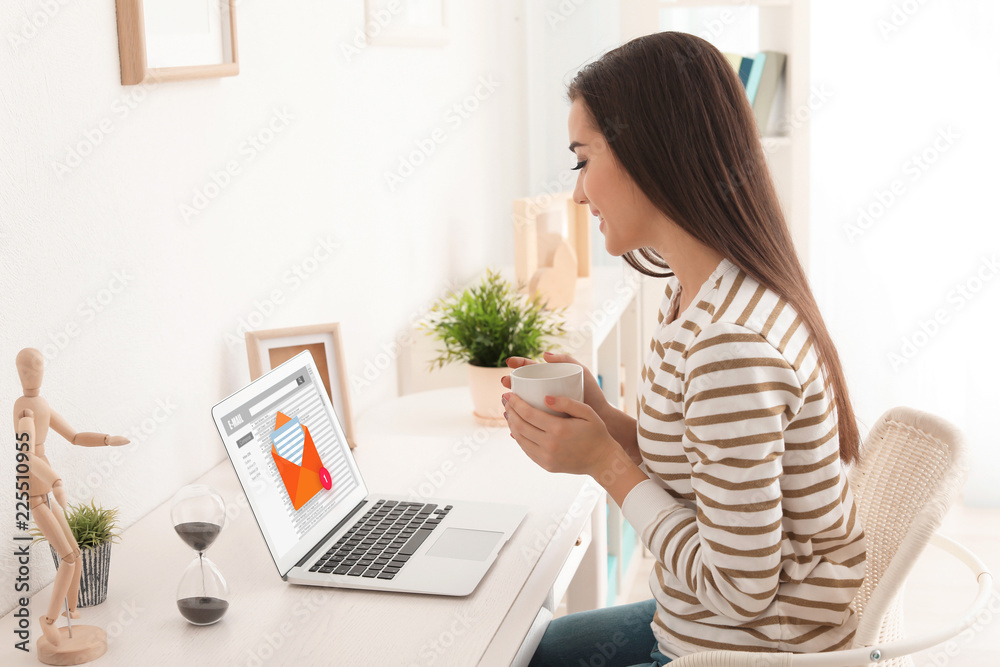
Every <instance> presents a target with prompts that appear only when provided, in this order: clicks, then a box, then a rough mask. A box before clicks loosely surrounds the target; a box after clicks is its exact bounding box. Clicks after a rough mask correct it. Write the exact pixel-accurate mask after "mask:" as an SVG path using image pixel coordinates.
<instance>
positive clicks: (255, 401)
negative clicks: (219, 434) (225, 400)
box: [220, 364, 359, 559]
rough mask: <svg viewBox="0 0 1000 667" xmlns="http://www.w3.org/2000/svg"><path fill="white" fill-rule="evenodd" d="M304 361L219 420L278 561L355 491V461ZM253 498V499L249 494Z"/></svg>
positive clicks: (233, 458) (356, 486) (319, 384)
mask: <svg viewBox="0 0 1000 667" xmlns="http://www.w3.org/2000/svg"><path fill="white" fill-rule="evenodd" d="M324 391H325V389H324V387H323V384H322V382H321V381H320V379H319V378H318V377H316V376H315V372H314V371H313V369H312V367H311V364H303V365H297V366H292V367H290V370H289V372H287V373H285V374H283V375H282V377H281V378H280V379H279V380H278V381H277V382H276V383H274V384H271V385H270V386H267V387H265V388H264V389H263V390H262V391H260V392H259V393H258V394H257V395H254V396H251V397H250V398H249V399H248V400H247V401H245V402H243V403H242V404H240V405H239V406H238V407H236V408H234V409H232V410H231V411H230V412H228V413H226V414H225V415H223V416H222V417H221V420H220V421H221V425H222V428H223V429H225V432H226V436H227V439H228V440H229V441H230V443H232V442H235V444H236V448H235V450H233V449H230V452H231V454H232V455H231V456H230V458H231V459H232V461H233V465H234V466H235V467H237V468H238V471H237V472H238V473H239V477H240V479H241V480H242V481H243V486H244V491H245V492H246V494H247V496H248V497H250V501H251V504H252V505H253V507H254V511H255V512H256V513H257V519H258V523H259V524H260V527H261V530H262V531H264V537H265V539H267V541H268V543H269V545H270V546H271V549H272V553H273V555H274V557H275V559H281V558H282V557H283V556H285V555H286V554H288V552H289V551H290V550H291V549H292V547H294V546H295V545H296V544H297V543H299V541H300V540H301V539H302V538H303V537H304V536H306V535H307V534H308V533H310V531H312V530H313V529H314V528H318V526H319V523H320V522H321V521H323V520H324V519H326V518H328V517H329V516H330V515H331V513H332V511H333V508H334V507H335V506H336V505H337V504H338V503H340V502H341V501H343V500H344V499H346V498H347V497H348V496H349V495H351V493H352V492H353V491H355V490H356V489H357V488H358V485H359V480H358V476H357V473H356V472H355V471H356V470H357V468H356V466H354V465H352V463H353V461H349V460H348V457H350V456H351V454H350V449H349V448H348V446H347V443H346V442H343V440H342V437H343V436H342V434H341V430H340V428H339V425H334V424H333V423H332V421H331V419H330V417H329V415H328V414H327V410H326V407H325V404H324V397H323V396H322V395H321V394H320V392H324ZM251 496H252V497H251Z"/></svg>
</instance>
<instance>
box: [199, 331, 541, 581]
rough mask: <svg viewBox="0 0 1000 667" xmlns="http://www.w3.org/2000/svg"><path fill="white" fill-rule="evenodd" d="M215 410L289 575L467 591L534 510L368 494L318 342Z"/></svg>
mask: <svg viewBox="0 0 1000 667" xmlns="http://www.w3.org/2000/svg"><path fill="white" fill-rule="evenodd" d="M212 417H213V420H214V421H215V425H216V427H217V428H218V429H219V435H220V436H222V441H223V443H224V444H225V446H226V453H227V454H228V455H229V460H230V461H231V462H232V464H233V468H234V469H235V470H236V476H237V477H238V478H239V480H240V484H241V485H242V486H243V491H244V493H245V494H246V497H247V500H248V501H249V503H250V508H251V509H252V510H253V515H254V518H255V519H256V520H257V525H258V526H259V528H260V531H261V533H263V535H264V541H265V542H266V543H267V548H268V549H269V550H270V552H271V557H272V558H273V559H274V564H275V565H276V566H277V568H278V573H279V574H280V575H281V578H282V579H284V580H285V581H287V582H289V583H293V584H304V585H310V586H331V587H335V588H359V589H366V590H378V591H396V592H405V593H425V594H430V595H454V596H464V595H468V594H470V593H471V592H472V591H473V590H475V588H476V586H477V585H478V584H479V582H480V581H481V580H482V578H483V576H485V574H486V572H487V571H488V570H489V569H490V566H491V565H492V564H493V561H495V560H496V558H497V554H499V552H500V549H501V548H502V547H503V546H504V544H506V542H507V540H509V539H510V536H511V535H512V534H513V533H514V531H515V530H516V529H517V527H518V526H519V525H520V523H521V521H522V519H524V516H525V514H526V512H527V508H525V507H521V506H516V505H505V504H494V503H481V502H471V501H465V500H447V499H431V498H414V497H412V496H411V497H407V496H405V495H399V494H397V495H392V494H372V493H369V490H368V487H367V486H366V484H365V481H364V479H363V478H362V476H361V471H360V470H359V469H358V466H357V464H356V463H355V461H354V456H353V455H352V453H351V450H350V447H349V446H348V444H347V438H346V437H345V436H344V431H343V428H342V427H341V422H340V419H339V418H338V416H337V413H336V411H335V410H334V408H333V405H332V404H331V401H330V397H329V395H328V394H327V392H326V389H325V386H324V383H323V379H322V377H321V376H320V374H319V371H318V369H317V367H316V362H315V361H314V360H313V357H312V354H311V353H310V352H309V351H308V350H307V351H304V352H302V353H300V354H298V355H296V356H295V357H293V358H291V359H289V360H288V361H286V362H285V363H283V364H281V365H280V366H278V367H277V368H274V369H273V370H271V371H270V372H268V373H267V374H265V375H263V376H262V377H260V378H258V379H257V380H255V381H253V382H251V383H250V384H249V385H248V386H246V387H244V388H243V389H241V390H239V391H237V392H236V393H235V394H233V395H232V396H229V397H228V398H226V399H224V400H223V401H221V402H220V403H219V404H217V405H216V406H214V407H213V408H212ZM360 446H362V447H363V446H364V445H363V444H362V445H360ZM385 465H392V462H391V461H386V462H385Z"/></svg>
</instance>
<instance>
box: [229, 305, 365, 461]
mask: <svg viewBox="0 0 1000 667" xmlns="http://www.w3.org/2000/svg"><path fill="white" fill-rule="evenodd" d="M244 337H245V339H246V343H247V360H248V362H249V364H250V380H251V381H253V380H256V379H257V378H259V377H260V376H262V375H263V374H264V373H266V372H268V371H269V370H271V369H272V368H275V367H276V366H279V365H281V364H282V363H284V362H286V361H288V360H289V359H291V358H292V357H294V356H295V355H296V354H299V353H300V352H302V351H304V350H309V351H310V352H311V353H312V356H313V359H314V360H315V361H316V367H317V368H318V369H319V374H320V378H321V380H322V382H323V386H324V388H325V389H326V393H327V396H329V397H330V402H331V403H333V407H334V409H335V410H336V411H337V416H338V417H340V424H341V426H342V427H343V428H344V435H345V436H346V437H347V444H348V445H350V447H351V449H354V448H355V447H356V446H357V440H356V439H355V432H354V417H353V414H352V412H351V395H350V386H349V385H348V382H347V364H346V363H345V361H344V344H343V341H342V340H341V337H340V323H338V322H332V323H329V324H314V325H309V326H301V327H287V328H284V329H267V330H262V331H248V332H246V334H245V336H244Z"/></svg>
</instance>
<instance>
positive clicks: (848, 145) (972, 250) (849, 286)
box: [810, 0, 1000, 506]
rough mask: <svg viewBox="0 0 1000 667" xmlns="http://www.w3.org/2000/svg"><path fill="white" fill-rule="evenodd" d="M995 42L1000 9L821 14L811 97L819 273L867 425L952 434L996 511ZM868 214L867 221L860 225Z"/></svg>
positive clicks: (976, 491) (844, 8)
mask: <svg viewBox="0 0 1000 667" xmlns="http://www.w3.org/2000/svg"><path fill="white" fill-rule="evenodd" d="M894 7H896V8H897V9H896V10H895V11H894ZM908 12H909V13H908ZM997 34H1000V7H998V6H997V5H996V3H992V2H981V1H979V2H977V1H975V0H955V1H953V2H920V3H918V2H899V1H898V0H897V1H893V2H889V1H887V0H880V1H879V2H870V1H869V0H846V1H845V2H838V3H825V2H813V3H812V78H813V85H814V86H821V87H823V88H825V89H826V90H827V91H828V94H829V95H830V99H829V101H828V102H826V103H825V104H823V105H821V106H820V107H819V108H818V109H816V110H815V112H814V113H813V117H812V135H811V137H812V172H811V176H812V179H811V180H812V220H811V231H810V234H811V248H812V254H811V257H810V261H811V267H812V268H811V273H812V279H813V281H814V287H815V289H816V292H817V297H818V299H819V302H820V307H821V309H822V311H823V314H824V316H825V318H826V321H827V324H828V325H829V327H830V329H831V331H832V333H833V336H834V339H835V341H836V343H837V344H838V347H839V349H840V353H841V355H842V358H843V360H844V365H845V366H846V371H847V374H848V381H849V383H850V386H851V390H852V392H853V398H854V403H855V406H856V408H857V411H858V417H859V418H860V419H861V420H862V421H864V422H865V423H866V424H867V425H868V426H871V425H873V424H874V423H875V421H876V420H877V419H878V417H879V415H881V414H882V412H884V411H885V410H887V409H888V408H890V407H892V406H895V405H910V406H913V407H916V408H919V409H922V410H927V411H930V412H933V413H936V414H939V415H941V416H943V417H945V418H947V419H949V420H951V421H953V422H954V423H955V424H957V425H958V426H960V427H961V428H962V429H963V431H964V432H965V434H966V436H967V439H968V444H969V446H970V449H971V451H972V454H973V461H972V462H973V466H972V470H971V474H970V478H969V481H968V483H967V485H966V487H965V494H964V497H965V501H966V502H967V503H968V504H973V505H991V506H1000V484H998V483H997V481H998V475H1000V437H998V435H997V433H998V430H997V428H996V411H997V407H998V399H1000V392H998V390H997V378H998V377H1000V354H998V353H997V349H998V342H997V341H998V334H997V332H998V330H1000V326H998V325H1000V275H998V273H997V272H998V271H1000V265H994V268H992V269H991V268H989V266H990V264H989V263H988V262H994V263H995V262H997V261H998V260H1000V224H998V223H1000V216H998V214H997V206H996V201H995V199H996V193H997V184H996V182H997V177H998V176H1000V169H998V168H997V162H996V160H997V154H998V150H1000V131H998V129H997V121H996V118H997V108H998V106H1000V91H998V87H997V72H998V71H1000V52H998V51H997V49H996V36H997ZM949 132H950V133H952V134H953V136H954V138H953V139H952V138H946V137H947V136H948V133H949ZM939 137H940V138H939ZM935 142H937V145H936V146H935ZM925 151H926V152H927V155H926V157H921V156H922V154H923V153H924V152H925ZM915 159H919V160H921V162H922V163H923V166H921V165H919V164H918V163H917V162H916V160H915ZM894 182H895V183H896V190H897V193H898V194H894V193H893V192H892V187H893V183H894ZM880 198H881V200H882V201H880ZM882 202H885V204H884V208H883V209H882V210H881V211H880V210H879V209H880V206H883V203H882ZM859 208H861V209H866V210H867V209H871V212H870V215H871V214H872V213H873V214H874V215H872V217H871V218H870V219H866V218H863V219H861V220H860V222H859V215H860V214H859ZM980 271H982V272H983V275H984V276H989V279H987V280H985V281H981V282H980V277H979V276H978V275H977V273H978V272H980ZM967 284H968V286H967V287H966V285H967ZM963 288H965V289H966V290H967V295H966V296H963V295H962V293H961V292H960V291H959V290H960V289H963ZM977 288H978V291H976V290H977ZM935 316H937V318H938V320H939V321H938V322H935V321H934V320H935ZM904 341H908V344H904ZM891 355H898V356H891Z"/></svg>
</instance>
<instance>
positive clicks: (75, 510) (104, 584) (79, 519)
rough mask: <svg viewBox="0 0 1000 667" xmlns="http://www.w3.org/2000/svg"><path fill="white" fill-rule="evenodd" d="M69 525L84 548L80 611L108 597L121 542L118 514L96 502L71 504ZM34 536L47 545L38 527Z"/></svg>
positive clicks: (78, 603)
mask: <svg viewBox="0 0 1000 667" xmlns="http://www.w3.org/2000/svg"><path fill="white" fill-rule="evenodd" d="M65 514H66V522H67V523H68V524H69V527H70V530H72V531H73V537H74V538H76V543H77V545H79V547H80V553H81V558H82V560H83V572H82V574H81V575H80V592H79V595H78V596H77V607H92V606H94V605H98V604H100V603H102V602H104V600H105V599H106V598H107V597H108V572H109V570H110V567H111V544H112V543H113V542H118V541H120V538H121V532H120V530H119V522H118V510H117V509H115V508H105V507H100V506H98V505H97V504H96V503H95V502H94V501H93V500H91V501H90V504H89V505H84V504H82V503H81V504H79V505H73V504H72V503H70V504H68V505H67V507H66V511H65ZM30 534H31V535H32V536H34V538H35V540H34V542H32V544H34V543H35V542H44V541H46V540H45V536H44V535H43V534H42V531H40V530H39V529H38V528H37V527H35V528H32V529H31V531H30ZM49 549H50V551H51V552H52V559H53V561H54V562H55V566H56V568H57V569H58V567H59V555H58V554H57V553H56V551H55V549H52V547H51V545H50V546H49Z"/></svg>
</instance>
